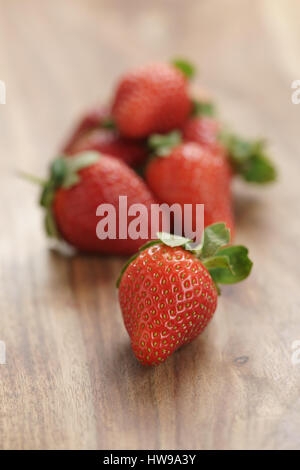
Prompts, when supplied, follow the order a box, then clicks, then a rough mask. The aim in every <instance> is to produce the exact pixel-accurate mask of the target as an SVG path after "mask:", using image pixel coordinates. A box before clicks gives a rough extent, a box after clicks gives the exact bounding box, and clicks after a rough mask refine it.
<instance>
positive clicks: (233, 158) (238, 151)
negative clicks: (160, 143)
mask: <svg viewBox="0 0 300 470" xmlns="http://www.w3.org/2000/svg"><path fill="white" fill-rule="evenodd" d="M182 137H183V139H184V141H187V142H196V143H198V144H201V145H205V146H207V147H209V148H211V149H212V150H217V149H220V147H222V148H223V152H224V154H226V157H227V159H228V162H229V164H230V165H231V167H232V171H233V174H235V175H239V176H240V177H242V178H243V179H244V180H245V181H247V182H249V183H259V184H264V183H270V182H273V181H274V180H275V179H276V169H275V166H274V164H273V162H272V161H271V160H270V158H269V157H268V155H267V152H266V147H265V142H264V141H263V140H248V139H244V138H241V137H239V136H237V135H235V134H232V133H230V132H228V131H227V130H225V129H223V128H222V126H221V124H220V122H219V121H218V120H217V119H216V110H215V107H214V105H213V104H212V103H211V102H201V101H194V102H193V115H192V117H190V118H189V119H188V120H187V121H186V122H185V123H184V125H183V127H182Z"/></svg>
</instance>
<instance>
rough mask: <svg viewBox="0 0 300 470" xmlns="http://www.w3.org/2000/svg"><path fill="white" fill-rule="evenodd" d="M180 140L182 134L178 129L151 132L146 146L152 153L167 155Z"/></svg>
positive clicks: (161, 155) (160, 155)
mask: <svg viewBox="0 0 300 470" xmlns="http://www.w3.org/2000/svg"><path fill="white" fill-rule="evenodd" d="M181 142H182V135H181V132H180V131H172V132H170V133H169V134H152V135H151V136H150V137H149V139H148V147H149V149H150V150H151V151H152V153H153V155H155V156H159V157H167V156H168V155H170V153H171V152H172V149H173V148H174V147H176V146H177V145H179V144H181Z"/></svg>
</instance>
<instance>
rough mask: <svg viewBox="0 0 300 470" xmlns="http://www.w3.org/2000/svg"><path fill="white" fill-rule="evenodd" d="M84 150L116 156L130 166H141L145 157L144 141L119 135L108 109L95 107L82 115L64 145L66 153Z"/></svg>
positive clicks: (71, 153)
mask: <svg viewBox="0 0 300 470" xmlns="http://www.w3.org/2000/svg"><path fill="white" fill-rule="evenodd" d="M86 150H95V151H97V152H100V153H101V152H102V153H104V154H106V155H110V156H112V157H116V158H118V159H119V160H122V161H123V162H125V163H127V165H129V166H132V167H138V166H141V165H142V163H143V162H144V161H145V159H146V157H147V148H146V145H145V143H144V142H143V141H136V140H132V139H125V138H124V137H121V136H120V134H119V132H118V131H117V130H116V128H115V126H114V124H113V121H112V120H111V118H110V117H109V113H108V111H106V110H105V109H101V108H99V109H97V108H96V109H95V110H92V111H91V112H89V113H87V114H86V115H85V116H84V117H83V119H82V120H81V122H80V123H79V125H78V126H77V128H76V129H75V131H74V133H73V135H72V137H71V138H70V140H69V142H68V143H67V145H66V146H65V147H64V153H65V154H67V155H74V154H77V153H80V152H83V151H86Z"/></svg>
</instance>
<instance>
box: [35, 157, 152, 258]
mask: <svg viewBox="0 0 300 470" xmlns="http://www.w3.org/2000/svg"><path fill="white" fill-rule="evenodd" d="M121 195H122V196H127V198H128V199H127V204H128V207H129V206H130V205H132V204H134V203H140V204H144V205H145V207H146V208H147V210H148V211H150V206H151V204H152V203H155V200H154V198H153V196H152V194H151V193H150V191H149V190H148V188H147V187H146V185H145V184H144V182H143V181H142V179H141V178H140V177H139V176H137V175H136V173H135V172H134V171H133V170H131V169H130V168H129V167H128V166H127V165H125V164H124V163H122V162H120V161H119V160H117V159H114V158H111V157H109V156H105V155H99V154H98V153H97V152H86V153H82V154H78V155H76V156H74V158H72V159H71V158H59V159H58V160H56V161H55V162H54V163H53V165H52V168H51V177H50V179H49V181H48V182H47V184H46V185H45V187H44V190H43V194H42V198H41V205H42V206H43V207H44V208H45V209H46V227H47V229H48V234H49V235H51V236H57V235H58V236H59V235H60V236H62V238H63V239H64V240H66V241H67V242H69V243H70V244H71V245H73V246H74V247H76V248H78V249H79V250H82V251H87V252H99V253H113V254H131V253H133V252H135V251H136V250H137V249H138V248H139V246H141V245H142V244H143V243H144V242H145V240H146V241H147V240H149V239H150V237H151V231H150V227H149V231H148V234H149V238H148V237H147V238H146V239H145V238H144V240H143V239H137V240H133V239H131V238H129V237H128V238H127V239H119V238H118V234H119V196H121ZM104 203H105V204H112V205H113V206H114V208H115V211H116V237H117V238H116V239H111V238H106V239H104V240H101V239H99V238H98V237H97V233H96V229H97V224H98V222H99V221H100V220H101V219H100V218H99V216H97V215H96V210H97V207H98V206H99V205H100V204H104ZM102 215H104V214H102ZM105 215H106V214H105ZM133 219H134V217H133V216H130V217H128V223H130V222H131V221H132V220H133ZM148 219H149V220H150V217H148ZM147 223H148V221H147Z"/></svg>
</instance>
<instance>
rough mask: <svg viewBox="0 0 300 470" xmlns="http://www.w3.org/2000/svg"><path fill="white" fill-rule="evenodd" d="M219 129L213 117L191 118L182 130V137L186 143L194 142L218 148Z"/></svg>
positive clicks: (218, 124)
mask: <svg viewBox="0 0 300 470" xmlns="http://www.w3.org/2000/svg"><path fill="white" fill-rule="evenodd" d="M220 127H221V126H220V123H219V122H218V121H217V120H216V119H215V118H213V117H210V116H203V117H191V118H189V119H188V120H187V121H186V122H185V124H184V126H183V128H182V137H183V140H184V141H186V142H196V143H198V144H200V145H206V146H208V147H214V146H218V145H220V144H219V141H218V136H219V133H220Z"/></svg>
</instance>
